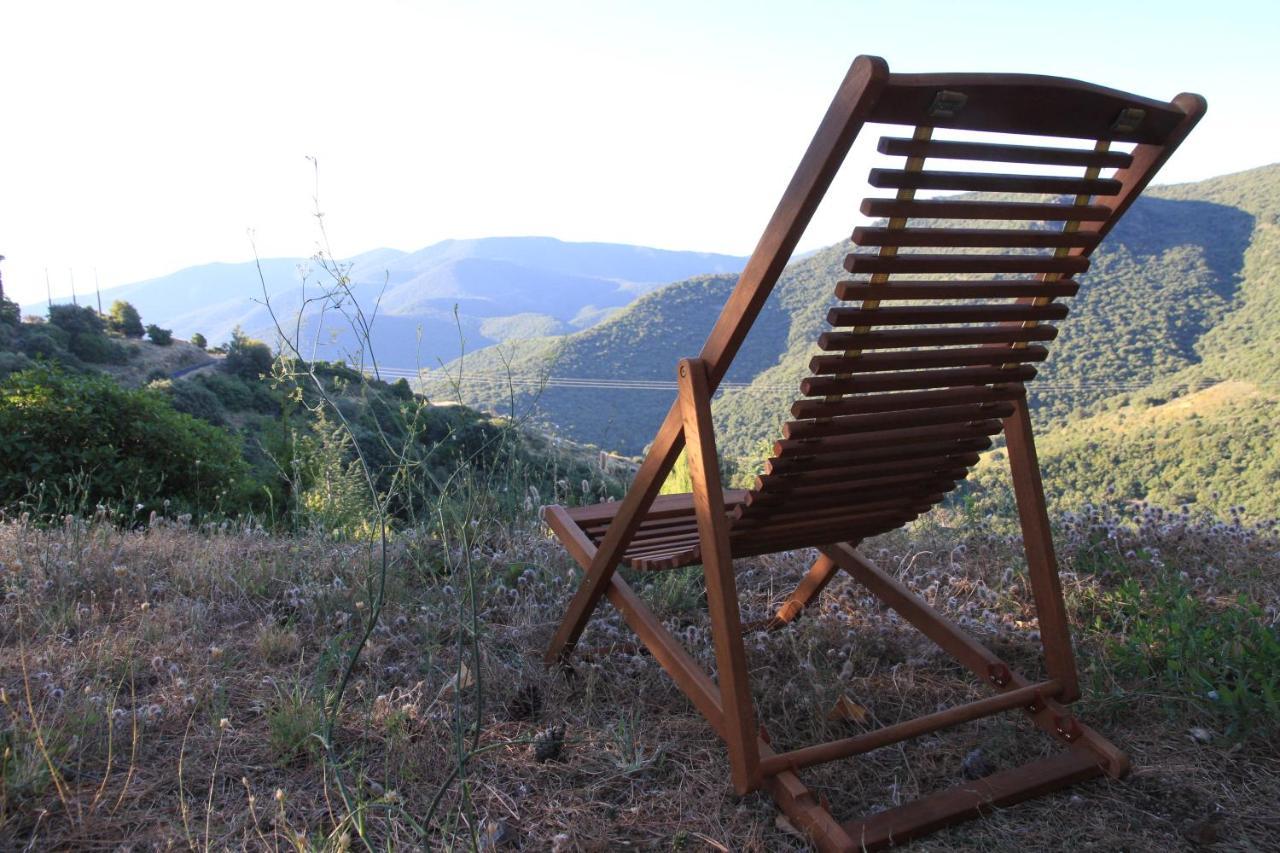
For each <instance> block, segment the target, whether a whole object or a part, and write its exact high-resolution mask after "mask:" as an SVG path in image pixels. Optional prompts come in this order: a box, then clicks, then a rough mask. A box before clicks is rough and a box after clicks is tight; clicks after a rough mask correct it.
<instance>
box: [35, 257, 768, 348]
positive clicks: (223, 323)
mask: <svg viewBox="0 0 1280 853" xmlns="http://www.w3.org/2000/svg"><path fill="white" fill-rule="evenodd" d="M744 262H745V259H744V258H739V257H733V256H730V255H717V254H710V253H704V252H676V251H667V250H662V249H651V248H645V247H643V246H628V245H622V244H614V243H567V242H563V241H560V240H556V239H552V238H549V237H491V238H485V239H479V240H446V241H443V242H441V243H436V244H435V245H432V246H428V247H427V248H425V249H421V250H419V251H416V252H401V251H398V250H395V249H377V250H375V251H372V252H366V253H364V254H362V255H357V256H355V257H353V258H348V259H346V260H344V261H342V262H341V266H342V267H343V269H344V270H345V271H346V274H347V276H348V277H349V278H350V280H351V282H352V290H353V292H354V294H355V295H356V298H357V299H358V300H359V302H360V304H361V305H362V306H363V307H364V309H365V311H366V313H368V314H373V313H374V312H373V308H374V306H376V307H377V311H376V319H375V321H374V325H373V345H374V349H375V354H376V356H377V358H378V360H379V362H380V363H382V364H383V365H385V366H388V367H392V368H402V369H411V368H414V367H416V366H418V365H423V366H428V367H430V366H435V365H436V364H438V363H439V361H441V360H448V359H451V358H454V357H456V356H457V355H458V354H459V351H460V347H462V346H464V345H465V348H466V350H468V351H469V350H472V349H476V348H479V347H484V346H488V345H490V344H493V343H495V342H498V341H503V340H507V339H510V338H518V337H526V336H528V335H531V334H540V335H546V334H553V333H561V332H570V331H574V330H576V329H584V328H587V327H589V326H592V325H594V324H595V323H598V322H600V321H601V320H603V319H605V318H606V317H608V316H609V315H610V314H612V313H613V312H615V311H617V310H618V309H619V308H622V307H623V306H625V305H627V304H628V303H630V302H631V301H633V300H634V299H635V298H636V297H637V296H639V295H641V294H643V293H645V292H647V291H649V290H652V289H654V288H655V287H658V286H660V285H662V284H666V283H668V282H671V281H676V280H678V279H682V278H688V277H689V276H692V275H697V274H701V273H732V272H736V271H738V270H739V269H741V268H742V265H743V263H744ZM326 279H327V277H326V276H325V275H324V274H323V273H322V272H321V271H319V270H317V269H316V268H315V264H313V263H312V262H311V261H309V260H306V259H302V258H270V259H266V260H263V261H262V262H261V275H259V266H258V265H256V264H254V263H241V264H222V263H216V264H206V265H203V266H199V267H191V268H189V269H185V270H181V271H179V272H176V273H173V274H171V275H167V276H162V277H160V278H155V279H150V280H148V281H142V282H137V283H135V284H127V285H122V286H120V287H114V288H110V289H108V290H105V291H103V293H102V300H103V303H104V305H105V304H109V303H110V302H111V301H113V300H116V299H124V300H127V301H129V302H131V303H133V305H134V306H135V307H136V308H137V309H138V310H139V311H140V312H141V313H142V317H143V320H144V321H145V322H148V323H157V324H159V325H161V326H164V327H166V328H172V329H173V330H174V332H175V333H176V334H177V335H178V336H179V337H188V336H190V335H191V334H192V333H194V332H200V333H202V334H203V335H204V336H205V337H206V338H208V339H209V341H210V342H211V343H219V342H221V341H224V340H226V339H227V338H228V337H229V336H230V334H231V330H232V329H233V328H235V327H236V326H241V327H242V328H244V329H245V330H246V331H247V332H249V333H250V334H252V335H255V336H258V337H264V338H268V339H269V338H270V337H272V336H273V334H274V326H275V321H274V320H273V318H272V316H271V313H272V311H268V309H267V307H266V306H265V305H263V304H262V302H263V297H264V293H265V295H266V296H267V297H268V298H269V300H270V304H271V308H272V310H273V311H274V313H275V315H276V317H277V318H279V319H280V320H281V321H282V325H284V326H285V327H286V328H288V329H292V328H294V321H295V319H296V318H297V316H298V313H299V309H300V308H301V307H302V306H303V304H304V302H305V300H306V299H308V298H314V297H315V296H317V295H319V294H320V292H321V290H320V287H321V286H322V285H325V284H326V283H328V284H331V282H326ZM25 310H26V311H27V312H28V313H35V314H43V313H44V312H45V311H46V310H47V306H46V305H45V304H44V303H41V304H37V305H30V306H26V307H25ZM455 310H456V314H455ZM302 328H303V334H302V338H303V339H304V341H306V342H308V343H312V344H314V345H315V346H316V347H317V349H316V355H317V356H318V357H321V358H336V357H338V356H340V355H342V354H343V353H344V352H349V351H351V350H353V349H354V348H356V341H355V340H354V338H353V336H352V335H351V334H350V331H349V329H348V327H347V323H346V322H345V320H344V318H343V317H342V315H341V313H340V312H332V311H331V312H328V313H327V314H325V315H324V316H321V315H320V314H319V312H317V311H316V310H314V309H313V310H310V311H309V312H308V314H307V317H306V321H305V322H304V324H303V327H302ZM460 336H461V338H462V342H461V343H460V341H459V337H460ZM304 349H306V348H305V347H304Z"/></svg>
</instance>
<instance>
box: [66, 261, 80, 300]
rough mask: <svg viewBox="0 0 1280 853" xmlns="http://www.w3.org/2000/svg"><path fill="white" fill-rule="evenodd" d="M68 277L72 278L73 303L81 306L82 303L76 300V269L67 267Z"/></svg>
mask: <svg viewBox="0 0 1280 853" xmlns="http://www.w3.org/2000/svg"><path fill="white" fill-rule="evenodd" d="M67 277H68V278H70V279H71V304H72V305H76V306H79V305H80V303H79V302H76V271H75V270H73V269H72V268H71V267H67Z"/></svg>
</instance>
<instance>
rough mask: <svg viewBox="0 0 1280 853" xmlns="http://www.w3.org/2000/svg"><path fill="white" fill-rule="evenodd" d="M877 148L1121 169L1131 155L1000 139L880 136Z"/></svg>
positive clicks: (922, 154) (884, 151) (920, 154)
mask: <svg viewBox="0 0 1280 853" xmlns="http://www.w3.org/2000/svg"><path fill="white" fill-rule="evenodd" d="M877 148H878V149H879V151H880V153H881V154H888V155H889V156H891V157H937V158H941V159H944V160H984V161H986V162H988V163H1031V164H1036V165H1041V166H1095V167H1097V168H1101V169H1124V168H1126V167H1128V166H1130V165H1132V164H1133V155H1131V154H1126V153H1125V152H1123V151H1094V150H1092V149H1089V148H1048V147H1041V146H1038V145H1009V144H1007V143H999V142H961V141H954V140H945V139H931V140H925V141H921V140H916V139H903V138H901V137H894V136H882V137H880V143H879V145H877Z"/></svg>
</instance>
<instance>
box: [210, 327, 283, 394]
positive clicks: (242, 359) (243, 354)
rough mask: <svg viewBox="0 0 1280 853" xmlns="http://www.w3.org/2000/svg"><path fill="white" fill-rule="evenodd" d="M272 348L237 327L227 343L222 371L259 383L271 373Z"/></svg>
mask: <svg viewBox="0 0 1280 853" xmlns="http://www.w3.org/2000/svg"><path fill="white" fill-rule="evenodd" d="M272 360H273V357H272V355H271V347H269V346H267V345H266V344H264V343H263V342H262V341H256V340H254V339H253V338H251V337H249V336H248V335H246V334H245V333H244V330H243V329H241V328H240V327H239V326H236V327H235V329H234V330H232V332H231V340H230V341H229V342H228V343H227V357H226V359H225V360H224V361H223V362H222V369H223V370H225V371H227V372H228V373H231V374H233V375H235V376H239V377H240V378H242V379H249V380H253V381H257V379H258V377H259V376H262V375H263V374H265V373H269V372H270V371H271V362H272Z"/></svg>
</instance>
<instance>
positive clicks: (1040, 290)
mask: <svg viewBox="0 0 1280 853" xmlns="http://www.w3.org/2000/svg"><path fill="white" fill-rule="evenodd" d="M1079 290H1080V285H1079V284H1077V283H1076V282H1075V281H1073V280H1071V279H1069V278H1064V279H1060V280H1058V281H1041V280H1040V279H1038V278H1028V279H1012V280H1003V281H1002V280H999V279H995V280H991V281H982V280H978V281H973V280H960V281H904V280H899V281H885V282H871V281H842V282H839V283H837V284H836V298H837V299H842V300H844V301H846V302H852V301H855V300H865V299H881V300H909V299H1018V298H1021V297H1032V298H1057V297H1064V296H1075V295H1076V293H1077V292H1078V291H1079Z"/></svg>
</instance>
